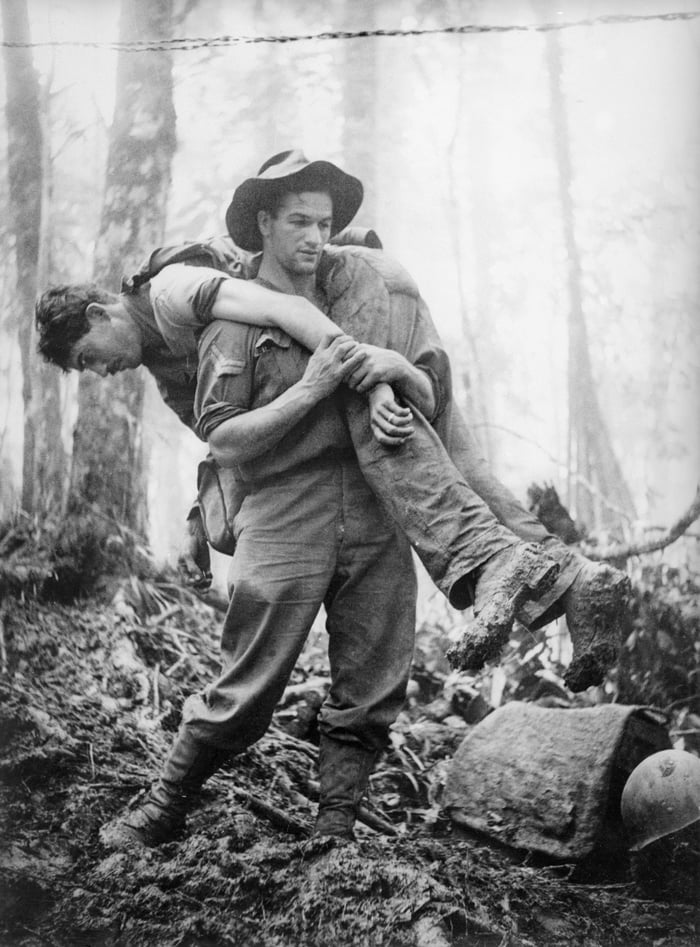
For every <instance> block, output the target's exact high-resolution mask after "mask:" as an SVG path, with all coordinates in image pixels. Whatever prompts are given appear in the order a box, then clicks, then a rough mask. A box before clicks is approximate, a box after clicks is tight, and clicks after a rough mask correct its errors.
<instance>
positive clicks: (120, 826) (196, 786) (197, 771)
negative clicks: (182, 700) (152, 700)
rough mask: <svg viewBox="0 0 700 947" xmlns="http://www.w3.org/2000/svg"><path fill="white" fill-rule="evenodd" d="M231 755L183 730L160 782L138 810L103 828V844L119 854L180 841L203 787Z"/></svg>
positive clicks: (101, 839)
mask: <svg viewBox="0 0 700 947" xmlns="http://www.w3.org/2000/svg"><path fill="white" fill-rule="evenodd" d="M229 755H230V754H228V753H226V752H225V751H224V750H220V749H217V748H216V747H213V746H208V745H207V744H204V743H199V742H198V741H197V740H194V739H193V738H192V737H191V736H190V735H189V733H188V732H187V730H185V729H184V728H183V729H181V730H180V732H179V733H178V735H177V737H176V738H175V743H174V744H173V747H172V749H171V751H170V755H169V756H168V758H167V760H166V761H165V765H164V766H163V771H162V773H161V775H160V779H159V780H158V781H157V782H156V783H154V784H153V786H152V787H151V790H150V792H149V793H148V795H147V796H146V799H145V800H144V801H143V802H142V803H141V805H140V806H138V808H136V809H134V810H132V811H131V812H127V813H125V814H124V815H122V816H119V817H118V818H116V819H114V820H113V821H112V822H108V823H107V824H106V825H103V826H102V828H101V829H100V841H101V842H102V844H103V845H105V846H106V847H107V848H111V849H118V850H119V849H127V848H133V847H134V846H136V847H140V846H149V847H150V846H153V845H160V844H161V843H162V842H169V841H172V840H173V839H174V838H177V837H178V836H179V835H181V834H182V833H183V831H184V829H185V824H186V818H185V817H186V815H187V812H188V811H189V810H190V809H191V808H192V806H193V805H194V802H195V801H196V799H197V796H198V795H199V790H200V789H201V787H202V785H203V783H204V782H205V781H206V780H207V779H208V778H209V777H210V776H212V775H213V774H214V773H215V772H216V771H217V769H219V767H220V766H221V765H222V764H223V763H224V762H225V760H226V759H227V758H228V756H229Z"/></svg>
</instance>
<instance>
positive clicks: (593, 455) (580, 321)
mask: <svg viewBox="0 0 700 947" xmlns="http://www.w3.org/2000/svg"><path fill="white" fill-rule="evenodd" d="M537 8H538V9H539V10H540V11H541V12H543V13H544V14H545V16H546V17H547V19H548V21H551V22H554V21H555V20H556V7H555V6H554V5H553V4H552V3H551V0H543V2H539V3H537ZM545 43H546V60H547V70H548V78H549V100H550V109H551V116H552V131H553V138H554V149H555V155H556V165H557V175H558V195H559V205H560V208H561V216H562V225H563V231H564V246H565V249H566V255H567V260H568V274H567V275H568V280H567V288H568V296H569V356H568V389H569V437H568V469H569V478H570V479H569V491H568V494H569V495H568V501H569V505H570V506H571V508H572V509H573V510H574V511H575V513H576V515H577V517H578V519H580V520H582V521H583V522H585V523H587V524H589V525H590V526H602V525H605V526H614V525H618V524H619V513H620V512H621V513H622V514H624V516H626V517H629V518H631V519H633V518H634V517H635V509H634V502H633V500H632V495H631V493H630V490H629V487H628V486H627V483H626V481H625V478H624V476H623V474H622V469H621V467H620V464H619V462H618V460H617V457H616V456H615V450H614V448H613V445H612V440H611V438H610V433H609V430H608V426H607V423H606V421H605V418H604V417H603V413H602V411H601V409H600V403H599V400H598V395H597V391H596V385H595V380H594V377H593V368H592V365H591V356H590V347H589V344H588V330H587V327H586V319H585V316H584V313H583V294H582V289H581V286H582V278H581V258H580V254H579V251H578V246H577V243H576V235H575V227H574V223H575V211H574V204H573V200H572V196H571V194H572V183H573V169H572V160H571V146H570V136H569V128H568V117H567V111H566V102H565V99H564V93H563V90H562V70H563V65H562V53H561V39H560V34H559V32H558V31H557V30H551V31H548V32H547V33H546V39H545ZM600 497H605V498H606V499H607V500H608V501H609V502H608V504H606V505H603V504H601V503H600ZM617 511H619V512H617Z"/></svg>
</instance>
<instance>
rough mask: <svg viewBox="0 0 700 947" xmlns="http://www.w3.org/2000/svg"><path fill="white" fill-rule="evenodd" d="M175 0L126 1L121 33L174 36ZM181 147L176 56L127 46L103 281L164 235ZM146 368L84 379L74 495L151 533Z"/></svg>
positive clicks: (111, 284)
mask: <svg viewBox="0 0 700 947" xmlns="http://www.w3.org/2000/svg"><path fill="white" fill-rule="evenodd" d="M172 6H173V3H172V0H152V2H150V3H142V2H140V0H122V11H121V23H120V40H121V41H122V42H128V41H132V40H137V39H139V40H143V39H145V38H148V39H153V40H158V39H167V38H169V37H170V35H171V24H172V13H173V10H172ZM174 151H175V110H174V107H173V89H172V57H171V54H170V53H169V52H166V51H147V52H138V53H136V52H122V53H120V54H119V60H118V66H117V94H116V102H115V109H114V121H113V124H112V129H111V134H110V145H109V154H108V158H107V172H106V182H105V195H104V203H103V209H102V219H101V224H100V232H99V236H98V239H97V246H96V251H95V269H94V277H95V281H96V282H97V283H98V284H99V285H102V286H104V287H105V288H107V289H109V290H112V291H117V290H118V289H119V283H120V277H121V275H122V274H123V273H124V272H127V271H129V270H130V269H134V268H135V266H136V265H138V263H139V262H140V260H141V259H142V258H143V257H144V256H145V254H146V253H147V252H148V250H149V249H150V248H151V247H153V246H156V245H158V243H162V241H163V233H164V223H165V211H166V204H167V197H168V192H169V186H170V175H171V163H172V157H173V154H174ZM143 396H144V381H143V377H142V375H141V373H140V372H138V371H137V372H124V373H121V374H120V375H118V376H115V377H114V378H113V379H109V380H103V379H99V378H97V377H96V376H95V375H93V374H92V373H90V372H86V373H84V374H83V375H82V376H81V379H80V392H79V414H78V424H77V427H76V432H75V443H74V449H73V475H72V499H73V503H74V504H77V505H81V503H82V502H87V503H88V504H90V505H91V506H92V507H93V509H95V508H96V509H98V510H100V511H101V512H102V513H103V514H106V515H107V516H109V517H110V518H113V519H115V520H116V521H117V522H119V523H121V524H123V525H125V526H127V527H129V528H130V529H132V530H134V531H135V532H136V533H137V534H139V535H142V536H143V535H145V531H146V524H147V506H146V482H145V479H146V478H145V474H144V470H145V465H144V452H143V445H142V441H141V415H142V409H143Z"/></svg>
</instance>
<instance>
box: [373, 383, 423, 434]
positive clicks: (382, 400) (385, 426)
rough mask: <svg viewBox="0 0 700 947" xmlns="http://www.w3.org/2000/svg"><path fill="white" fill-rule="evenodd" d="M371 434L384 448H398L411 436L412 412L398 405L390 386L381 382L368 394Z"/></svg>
mask: <svg viewBox="0 0 700 947" xmlns="http://www.w3.org/2000/svg"><path fill="white" fill-rule="evenodd" d="M369 420H370V425H371V427H372V433H373V434H374V436H375V438H376V439H377V440H378V441H379V443H380V444H384V446H385V447H400V446H401V444H403V442H404V441H406V440H408V438H409V437H412V436H413V425H412V424H411V422H412V421H413V412H412V411H411V409H410V408H406V407H404V405H402V404H399V402H398V401H397V400H396V398H395V396H394V391H393V389H392V387H391V385H387V384H385V383H384V382H382V383H381V384H379V385H375V387H374V388H373V389H372V390H371V391H370V393H369Z"/></svg>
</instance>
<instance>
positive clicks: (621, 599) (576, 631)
mask: <svg viewBox="0 0 700 947" xmlns="http://www.w3.org/2000/svg"><path fill="white" fill-rule="evenodd" d="M630 592H631V584H630V580H629V578H628V577H627V575H625V573H624V572H621V571H620V570H619V569H615V568H614V567H613V566H611V565H609V564H608V563H605V562H587V563H586V564H585V565H584V566H583V568H582V569H581V571H580V572H579V574H578V575H577V576H576V578H575V579H574V581H573V583H572V584H571V585H570V586H569V588H568V589H567V590H566V592H565V593H564V595H563V596H562V604H563V605H564V614H565V615H566V625H567V628H568V629H569V634H570V635H571V643H572V645H573V658H572V660H571V663H570V665H569V667H568V668H567V670H566V673H565V675H564V682H565V684H566V686H567V687H568V688H569V689H570V690H572V691H582V690H585V689H586V688H587V687H591V686H592V685H595V684H601V683H602V681H603V679H604V677H605V673H606V671H607V670H608V668H610V667H611V666H612V665H613V664H614V663H615V661H616V660H617V655H618V652H619V650H620V645H621V644H622V638H623V634H624V628H625V617H626V614H627V613H626V609H627V605H628V602H629V597H630Z"/></svg>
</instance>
